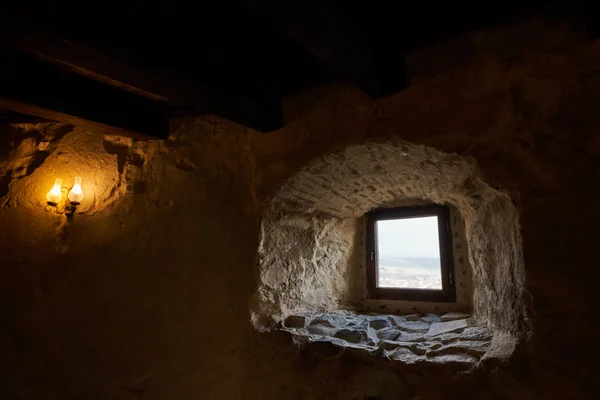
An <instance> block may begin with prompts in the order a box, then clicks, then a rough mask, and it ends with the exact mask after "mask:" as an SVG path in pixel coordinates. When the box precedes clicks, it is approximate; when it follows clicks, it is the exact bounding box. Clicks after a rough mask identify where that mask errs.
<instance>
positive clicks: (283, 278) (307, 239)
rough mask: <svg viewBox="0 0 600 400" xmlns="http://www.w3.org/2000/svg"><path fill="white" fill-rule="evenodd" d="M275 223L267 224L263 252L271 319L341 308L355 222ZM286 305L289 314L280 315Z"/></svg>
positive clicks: (293, 219) (297, 218)
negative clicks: (278, 316)
mask: <svg viewBox="0 0 600 400" xmlns="http://www.w3.org/2000/svg"><path fill="white" fill-rule="evenodd" d="M271 218H272V220H270V221H269V222H268V223H266V226H268V227H269V229H265V228H264V227H265V225H263V231H262V235H261V236H262V238H261V241H260V247H259V257H260V264H261V265H263V266H264V268H261V271H260V274H261V276H260V281H261V284H262V285H261V287H260V289H259V290H260V293H261V297H262V298H265V299H269V300H268V303H269V306H267V307H269V311H270V312H269V314H270V315H271V316H275V315H282V316H285V315H287V314H288V313H289V312H290V311H308V310H312V309H329V308H331V305H332V304H337V303H338V302H339V300H340V298H341V297H343V296H344V292H345V289H346V288H345V282H346V276H347V275H348V271H347V264H348V263H349V262H350V259H351V257H352V255H353V247H354V245H355V244H354V232H355V230H356V229H355V228H354V225H355V223H354V221H352V220H349V219H338V218H325V219H321V218H317V217H313V218H310V217H309V218H306V217H305V216H303V215H291V216H290V215H286V216H285V217H283V216H277V215H273V216H271ZM283 265H285V267H283ZM325 265H326V266H327V268H323V267H324V266H325ZM284 299H285V300H284ZM282 303H285V309H282V310H279V309H278V308H277V306H276V305H278V304H282ZM265 317H266V316H265ZM258 318H259V319H261V320H267V319H269V318H264V317H263V318H261V317H258Z"/></svg>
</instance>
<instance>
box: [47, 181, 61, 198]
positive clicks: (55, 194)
mask: <svg viewBox="0 0 600 400" xmlns="http://www.w3.org/2000/svg"><path fill="white" fill-rule="evenodd" d="M61 185H62V179H60V178H56V180H55V181H54V186H52V189H50V191H49V192H48V193H46V200H48V203H53V204H57V203H58V202H60V201H61V200H62V192H61V190H60V189H61Z"/></svg>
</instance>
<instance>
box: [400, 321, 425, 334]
mask: <svg viewBox="0 0 600 400" xmlns="http://www.w3.org/2000/svg"><path fill="white" fill-rule="evenodd" d="M394 324H395V325H396V327H397V328H398V330H401V331H405V332H421V333H425V332H427V331H429V328H430V324H428V323H425V322H422V321H406V322H398V321H395V320H394Z"/></svg>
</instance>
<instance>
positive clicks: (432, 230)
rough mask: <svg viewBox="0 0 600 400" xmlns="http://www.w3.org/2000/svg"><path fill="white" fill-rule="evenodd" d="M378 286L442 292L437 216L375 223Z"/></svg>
mask: <svg viewBox="0 0 600 400" xmlns="http://www.w3.org/2000/svg"><path fill="white" fill-rule="evenodd" d="M376 231H377V233H376V237H377V254H378V271H377V287H380V288H395V289H399V288H401V289H433V290H442V280H441V262H440V242H439V234H438V217H437V216H427V217H419V218H403V219H393V220H379V221H377V223H376Z"/></svg>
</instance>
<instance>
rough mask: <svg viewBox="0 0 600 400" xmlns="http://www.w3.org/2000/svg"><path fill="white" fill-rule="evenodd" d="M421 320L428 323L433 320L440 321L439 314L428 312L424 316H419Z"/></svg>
mask: <svg viewBox="0 0 600 400" xmlns="http://www.w3.org/2000/svg"><path fill="white" fill-rule="evenodd" d="M421 321H423V322H426V323H428V324H432V323H434V322H440V321H441V319H440V316H439V315H437V314H431V313H429V314H427V315H426V316H424V317H421Z"/></svg>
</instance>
